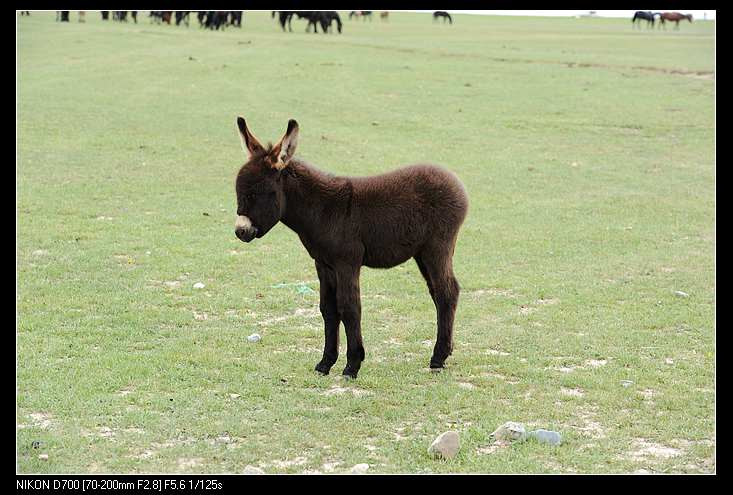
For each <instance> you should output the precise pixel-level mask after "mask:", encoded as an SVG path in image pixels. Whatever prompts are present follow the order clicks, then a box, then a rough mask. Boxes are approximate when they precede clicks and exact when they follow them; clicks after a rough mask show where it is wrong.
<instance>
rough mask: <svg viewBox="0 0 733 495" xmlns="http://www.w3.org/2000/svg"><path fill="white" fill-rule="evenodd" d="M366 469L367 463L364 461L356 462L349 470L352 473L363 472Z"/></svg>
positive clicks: (367, 468) (367, 467)
mask: <svg viewBox="0 0 733 495" xmlns="http://www.w3.org/2000/svg"><path fill="white" fill-rule="evenodd" d="M368 470H369V464H366V463H364V464H357V465H356V466H354V467H353V468H351V471H349V472H351V473H354V474H364V473H366V472H367V471H368Z"/></svg>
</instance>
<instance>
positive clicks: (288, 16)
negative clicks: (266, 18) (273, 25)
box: [272, 10, 295, 33]
mask: <svg viewBox="0 0 733 495" xmlns="http://www.w3.org/2000/svg"><path fill="white" fill-rule="evenodd" d="M275 12H277V13H278V21H279V22H280V26H281V27H282V28H283V31H285V25H286V24H287V26H288V31H290V32H291V33H292V32H293V26H292V25H291V24H292V22H293V15H294V14H295V11H294V10H280V11H275V10H273V11H272V17H275Z"/></svg>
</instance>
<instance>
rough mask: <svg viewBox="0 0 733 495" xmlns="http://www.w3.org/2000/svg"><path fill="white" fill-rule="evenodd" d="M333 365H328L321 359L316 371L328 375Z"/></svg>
mask: <svg viewBox="0 0 733 495" xmlns="http://www.w3.org/2000/svg"><path fill="white" fill-rule="evenodd" d="M331 366H333V365H328V364H325V363H324V362H323V361H321V362H320V363H318V364H317V365H316V371H317V372H318V374H320V375H322V376H326V375H328V372H329V371H331Z"/></svg>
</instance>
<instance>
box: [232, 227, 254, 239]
mask: <svg viewBox="0 0 733 495" xmlns="http://www.w3.org/2000/svg"><path fill="white" fill-rule="evenodd" d="M234 235H236V236H237V237H238V238H239V240H240V241H242V242H249V241H251V240H252V239H254V238H255V237H256V236H257V227H249V228H246V229H242V228H237V229H234Z"/></svg>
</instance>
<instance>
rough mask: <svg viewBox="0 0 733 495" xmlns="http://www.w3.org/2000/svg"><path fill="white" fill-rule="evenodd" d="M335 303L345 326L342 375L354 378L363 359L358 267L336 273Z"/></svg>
mask: <svg viewBox="0 0 733 495" xmlns="http://www.w3.org/2000/svg"><path fill="white" fill-rule="evenodd" d="M336 279H337V280H336V303H337V306H338V312H339V316H340V317H341V320H342V321H343V322H344V327H345V328H346V368H344V371H343V375H344V376H347V377H350V378H356V375H357V374H358V373H359V368H361V362H362V361H364V344H363V342H362V340H361V297H360V294H359V267H358V266H357V267H349V268H348V269H342V270H339V271H337V273H336Z"/></svg>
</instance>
